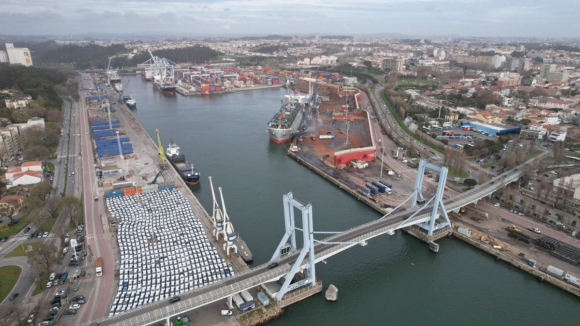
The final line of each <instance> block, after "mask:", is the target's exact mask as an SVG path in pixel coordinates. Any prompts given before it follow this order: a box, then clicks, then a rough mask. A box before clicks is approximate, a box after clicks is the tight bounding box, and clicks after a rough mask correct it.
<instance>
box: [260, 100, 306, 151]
mask: <svg viewBox="0 0 580 326" xmlns="http://www.w3.org/2000/svg"><path fill="white" fill-rule="evenodd" d="M285 98H286V99H285V100H284V101H282V106H281V108H280V110H279V111H278V112H276V114H275V115H274V117H272V119H271V120H270V122H269V123H268V134H269V135H270V140H271V141H273V142H274V143H276V144H282V143H285V142H288V141H291V140H292V138H293V137H294V135H296V134H297V133H298V129H299V128H300V124H301V123H302V119H303V118H304V110H305V109H306V108H307V106H308V96H306V95H298V93H297V92H294V93H292V94H287V95H285Z"/></svg>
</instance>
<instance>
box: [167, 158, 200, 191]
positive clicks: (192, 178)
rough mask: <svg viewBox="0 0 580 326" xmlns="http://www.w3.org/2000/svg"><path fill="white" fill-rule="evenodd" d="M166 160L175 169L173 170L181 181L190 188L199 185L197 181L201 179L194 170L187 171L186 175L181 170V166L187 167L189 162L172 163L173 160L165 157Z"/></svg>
mask: <svg viewBox="0 0 580 326" xmlns="http://www.w3.org/2000/svg"><path fill="white" fill-rule="evenodd" d="M167 160H168V161H169V163H170V164H171V165H172V166H173V167H174V168H175V170H176V171H177V173H179V176H180V177H181V179H183V181H184V182H185V183H186V184H188V185H190V186H195V185H197V184H199V180H200V179H201V175H200V174H199V173H197V172H196V171H195V169H194V170H193V171H191V170H188V171H187V173H185V172H184V171H183V170H182V166H183V165H184V164H185V165H187V166H189V162H187V161H185V162H174V161H173V159H172V157H170V156H167ZM192 172H193V173H192Z"/></svg>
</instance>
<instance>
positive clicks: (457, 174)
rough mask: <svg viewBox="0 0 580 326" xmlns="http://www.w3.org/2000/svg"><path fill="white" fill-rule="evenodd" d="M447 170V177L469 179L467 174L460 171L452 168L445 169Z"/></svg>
mask: <svg viewBox="0 0 580 326" xmlns="http://www.w3.org/2000/svg"><path fill="white" fill-rule="evenodd" d="M447 168H448V169H449V173H448V174H449V175H450V176H452V177H455V178H469V174H468V173H467V172H465V171H463V170H461V169H457V168H454V167H449V166H448V167H447Z"/></svg>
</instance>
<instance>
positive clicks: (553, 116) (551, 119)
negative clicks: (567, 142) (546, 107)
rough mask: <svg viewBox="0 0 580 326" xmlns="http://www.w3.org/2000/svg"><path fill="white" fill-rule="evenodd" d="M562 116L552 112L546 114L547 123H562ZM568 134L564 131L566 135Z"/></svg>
mask: <svg viewBox="0 0 580 326" xmlns="http://www.w3.org/2000/svg"><path fill="white" fill-rule="evenodd" d="M560 122H561V121H560V117H559V116H558V113H550V114H548V115H547V116H546V123H547V124H549V125H559V124H560ZM565 136H566V133H564V137H565Z"/></svg>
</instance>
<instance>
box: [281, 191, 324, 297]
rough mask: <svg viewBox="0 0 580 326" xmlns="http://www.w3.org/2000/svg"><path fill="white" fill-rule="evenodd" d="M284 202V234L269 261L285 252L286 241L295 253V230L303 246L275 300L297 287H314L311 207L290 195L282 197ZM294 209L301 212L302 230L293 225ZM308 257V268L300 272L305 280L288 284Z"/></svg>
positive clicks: (314, 272) (314, 268) (314, 271)
mask: <svg viewBox="0 0 580 326" xmlns="http://www.w3.org/2000/svg"><path fill="white" fill-rule="evenodd" d="M283 202H284V227H285V230H286V232H285V233H284V236H283V237H282V240H281V241H280V244H279V245H278V247H277V248H276V251H275V252H274V255H272V258H271V259H270V261H272V262H273V261H276V260H278V259H279V258H280V257H281V256H282V254H283V252H285V251H286V250H287V245H288V241H289V240H290V250H291V251H292V252H294V251H297V250H298V249H297V247H296V230H299V231H300V230H301V231H302V239H303V246H302V250H301V251H300V254H299V255H298V258H297V259H296V261H295V262H294V265H293V266H292V269H291V270H290V272H288V274H286V276H285V280H284V284H282V287H281V288H280V290H279V291H278V294H276V300H278V301H280V300H282V297H283V296H284V294H286V293H287V292H290V291H292V290H295V289H297V288H299V287H302V286H305V285H308V284H310V285H311V286H313V285H316V263H315V261H314V258H315V255H314V228H313V224H312V205H310V204H308V205H303V204H302V203H300V202H298V201H297V200H295V199H294V198H293V196H292V193H291V192H289V193H288V194H286V195H284V196H283ZM294 208H297V209H299V210H300V211H301V212H302V229H299V228H296V226H295V223H294ZM306 255H308V267H307V268H305V269H304V270H303V271H302V272H303V273H304V276H305V278H304V279H303V280H301V281H298V282H296V283H293V284H290V282H292V280H293V279H294V276H295V275H296V273H298V272H299V271H300V270H301V265H302V263H303V261H304V259H305V258H306Z"/></svg>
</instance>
